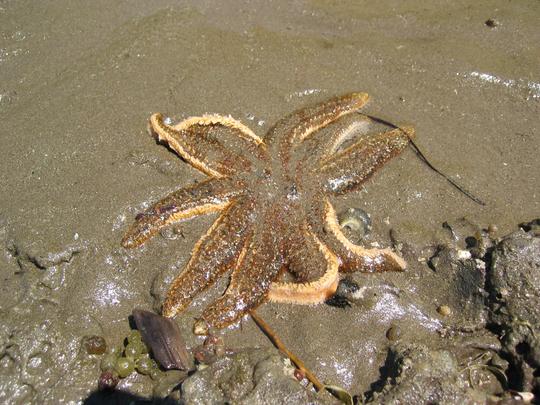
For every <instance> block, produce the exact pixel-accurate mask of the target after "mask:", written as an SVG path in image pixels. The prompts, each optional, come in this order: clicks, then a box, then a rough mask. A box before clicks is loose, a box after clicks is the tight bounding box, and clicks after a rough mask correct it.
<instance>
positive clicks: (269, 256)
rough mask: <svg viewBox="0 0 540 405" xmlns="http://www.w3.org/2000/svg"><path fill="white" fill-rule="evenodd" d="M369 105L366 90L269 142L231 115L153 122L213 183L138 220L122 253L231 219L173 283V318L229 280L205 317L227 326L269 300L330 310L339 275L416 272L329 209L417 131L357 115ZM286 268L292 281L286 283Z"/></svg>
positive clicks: (301, 117) (288, 121)
mask: <svg viewBox="0 0 540 405" xmlns="http://www.w3.org/2000/svg"><path fill="white" fill-rule="evenodd" d="M367 101H368V95H367V94H365V93H351V94H346V95H344V96H341V97H336V98H332V99H330V100H327V101H325V102H324V103H322V104H318V105H315V106H310V107H307V108H304V109H301V110H298V111H296V112H295V113H293V114H291V115H290V116H288V117H286V118H284V119H282V120H281V121H279V122H278V123H277V124H276V125H275V126H274V127H273V128H271V129H270V130H269V132H268V134H267V135H266V137H265V138H264V140H263V139H261V138H259V137H258V136H257V135H255V134H254V133H253V132H252V131H251V130H250V129H249V128H248V127H246V126H245V125H243V124H242V123H240V122H239V121H236V120H235V119H233V118H231V117H223V116H219V115H204V116H201V117H191V118H188V119H187V120H184V121H182V122H181V123H179V124H177V125H175V126H170V125H167V124H165V123H164V121H163V117H162V115H161V114H154V115H153V116H152V117H151V118H150V129H151V131H152V133H153V134H154V135H155V136H157V138H158V139H159V140H160V141H162V142H164V143H166V144H167V145H168V146H169V147H170V148H171V149H173V150H174V151H175V152H176V153H178V154H179V155H180V156H181V157H182V158H184V159H185V160H186V161H187V162H188V163H190V164H191V165H192V166H193V167H195V168H196V169H198V170H200V171H201V172H203V173H205V174H207V175H208V176H209V177H210V178H209V179H208V180H207V181H205V182H202V183H199V184H196V185H193V186H189V187H185V188H182V189H180V190H178V191H175V192H174V193H172V194H170V195H168V196H167V197H165V198H164V199H162V200H161V201H159V202H157V203H156V204H155V205H154V206H153V207H151V208H150V209H148V210H147V211H146V212H144V213H141V214H139V215H138V216H137V217H136V221H135V223H134V224H133V225H132V226H131V228H130V229H129V230H128V232H127V233H126V235H125V237H124V239H123V240H122V244H123V246H124V247H127V248H134V247H137V246H139V245H141V244H143V243H144V242H145V241H146V240H147V239H149V238H150V237H151V236H152V235H154V234H155V233H156V232H157V231H159V229H161V228H162V227H164V226H166V225H168V224H170V223H171V222H174V221H180V220H186V219H189V218H192V217H195V216H198V215H201V214H206V213H210V212H220V215H219V217H218V218H217V220H216V221H215V222H214V224H213V225H212V226H211V227H210V229H209V230H208V232H207V233H206V234H205V235H204V236H203V237H202V238H201V239H200V240H199V241H198V242H197V244H196V245H195V248H194V249H193V252H192V255H191V259H190V260H189V263H188V264H187V266H186V267H185V269H184V270H183V272H182V273H181V274H180V275H179V276H178V277H177V278H176V279H175V280H174V282H173V283H172V285H171V287H170V290H169V292H168V295H167V299H166V301H165V303H164V305H163V314H164V315H165V316H168V317H172V316H174V315H175V314H177V313H178V312H179V311H182V310H183V309H184V308H186V307H187V306H188V305H189V304H190V303H191V301H192V300H193V299H194V297H195V296H196V295H197V294H199V293H200V292H202V291H204V290H205V289H207V288H209V287H210V286H212V285H213V284H214V283H215V282H216V280H217V279H218V278H219V277H221V276H223V275H224V274H226V273H230V284H229V287H228V288H227V291H226V292H225V293H224V295H223V296H222V297H221V298H219V299H218V300H217V301H215V302H214V303H212V304H211V305H210V306H208V307H207V308H206V309H205V310H204V312H203V314H202V318H203V319H204V320H205V321H206V322H207V323H208V324H209V325H210V326H213V327H217V328H221V327H224V326H227V325H229V324H231V323H233V322H235V321H236V320H238V319H239V318H240V317H241V316H242V315H244V314H246V313H247V312H248V311H249V310H251V309H254V308H256V307H257V306H258V305H260V304H261V303H262V302H263V301H264V300H266V299H269V300H273V301H277V302H288V303H297V304H315V303H320V302H323V301H324V300H326V299H327V298H328V297H330V296H331V295H332V294H333V293H334V292H335V290H336V288H337V284H338V281H339V274H338V271H363V272H378V271H388V270H391V271H399V270H403V269H405V266H406V264H405V262H404V260H403V259H402V258H400V257H399V256H398V255H396V254H395V253H394V252H392V251H391V250H390V249H367V248H364V247H361V246H359V245H354V244H352V243H351V242H350V241H349V240H348V239H347V238H346V237H345V236H344V235H343V233H342V232H341V229H340V226H339V224H338V222H337V219H336V213H335V211H334V208H333V206H332V203H331V201H330V200H331V198H332V197H333V196H336V195H341V194H344V193H346V192H348V191H350V190H354V189H355V188H357V187H358V186H360V185H361V184H363V183H364V182H365V181H366V180H367V179H368V178H369V177H370V176H371V175H372V174H373V173H374V172H375V170H377V169H378V168H379V167H381V166H382V165H383V164H384V163H386V162H387V161H388V160H390V159H391V158H392V157H394V156H396V155H397V154H398V153H400V152H401V151H402V150H403V149H404V148H405V147H406V146H407V144H408V142H409V139H410V138H411V137H412V136H413V135H414V130H413V129H412V128H408V127H403V128H394V127H388V126H386V127H385V126H384V125H382V124H380V123H377V122H375V121H373V120H371V119H370V118H369V117H368V116H366V115H362V114H360V113H358V110H359V109H360V108H361V107H363V106H364V105H365V104H366V102H367ZM353 113H355V114H353ZM285 271H288V272H289V273H290V274H291V276H292V280H289V281H280V278H281V277H282V275H283V273H284V272H285Z"/></svg>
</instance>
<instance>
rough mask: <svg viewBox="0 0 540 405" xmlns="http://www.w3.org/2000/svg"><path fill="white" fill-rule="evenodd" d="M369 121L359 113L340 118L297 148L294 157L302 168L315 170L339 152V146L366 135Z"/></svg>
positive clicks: (369, 124) (369, 127)
mask: <svg viewBox="0 0 540 405" xmlns="http://www.w3.org/2000/svg"><path fill="white" fill-rule="evenodd" d="M370 129H371V120H370V119H369V118H368V117H367V116H365V115H363V114H360V113H356V114H350V115H347V116H346V117H342V118H340V119H339V120H337V121H336V122H333V123H331V124H330V125H328V127H326V128H324V129H322V130H320V131H315V132H314V133H313V135H312V136H311V137H309V139H306V140H305V141H304V142H302V143H301V144H300V145H299V146H298V147H297V149H298V150H297V152H296V155H297V156H298V157H299V163H300V164H301V165H302V167H306V168H311V169H313V168H315V167H319V166H320V163H321V162H322V161H324V160H326V159H328V158H329V157H330V156H332V155H334V154H335V153H336V151H338V150H339V148H340V146H341V145H343V144H344V143H345V142H347V141H349V140H351V139H352V138H357V137H359V136H363V135H366V134H368V132H369V131H370Z"/></svg>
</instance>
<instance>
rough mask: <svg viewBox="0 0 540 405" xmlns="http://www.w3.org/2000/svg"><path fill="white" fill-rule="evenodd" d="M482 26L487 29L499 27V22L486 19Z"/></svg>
mask: <svg viewBox="0 0 540 405" xmlns="http://www.w3.org/2000/svg"><path fill="white" fill-rule="evenodd" d="M484 24H485V25H486V26H488V27H489V28H495V27H497V26H498V25H499V22H498V21H497V20H496V19H494V18H488V19H487V20H486V21H485V22H484Z"/></svg>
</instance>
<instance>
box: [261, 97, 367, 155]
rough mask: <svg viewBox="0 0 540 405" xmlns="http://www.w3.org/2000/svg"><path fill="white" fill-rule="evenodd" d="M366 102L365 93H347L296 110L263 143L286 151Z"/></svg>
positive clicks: (279, 123) (276, 126)
mask: <svg viewBox="0 0 540 405" xmlns="http://www.w3.org/2000/svg"><path fill="white" fill-rule="evenodd" d="M368 100H369V95H368V94H367V93H349V94H345V95H343V96H340V97H334V98H331V99H329V100H327V101H325V102H323V103H321V104H316V105H313V106H309V107H306V108H303V109H300V110H297V111H295V112H294V113H292V114H291V115H289V116H287V117H285V118H284V119H282V120H280V121H278V122H277V124H276V125H274V127H272V128H271V129H270V131H269V132H268V134H267V138H265V141H266V143H268V144H270V143H271V144H273V145H276V146H278V147H279V150H280V151H288V150H289V149H290V148H291V146H294V145H297V144H299V143H300V142H302V141H303V140H305V139H306V138H308V137H310V136H311V135H312V134H313V133H314V132H316V131H318V130H319V129H321V128H323V127H325V126H327V125H328V124H330V123H332V122H334V121H336V120H337V119H339V118H340V117H342V116H344V115H346V114H350V113H352V112H354V111H357V110H358V109H360V108H362V107H363V106H364V105H365V104H366V103H367V102H368Z"/></svg>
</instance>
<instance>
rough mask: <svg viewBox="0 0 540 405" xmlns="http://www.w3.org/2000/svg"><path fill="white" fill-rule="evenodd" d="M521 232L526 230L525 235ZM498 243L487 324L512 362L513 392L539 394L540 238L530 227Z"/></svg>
mask: <svg viewBox="0 0 540 405" xmlns="http://www.w3.org/2000/svg"><path fill="white" fill-rule="evenodd" d="M524 229H528V231H525V230H524ZM524 229H521V230H519V231H517V232H514V233H512V234H510V235H509V236H507V237H505V238H504V239H503V240H501V241H500V242H499V244H498V245H497V246H496V248H495V250H494V251H493V253H492V256H491V266H490V267H489V269H488V283H487V286H488V289H489V293H490V296H489V298H490V300H489V305H490V308H491V316H490V320H491V322H492V323H493V324H494V327H496V328H497V329H498V330H499V333H500V336H501V342H502V345H503V350H504V352H505V353H506V355H507V356H508V357H509V359H510V361H511V365H512V367H513V372H512V373H511V381H510V383H511V385H512V388H515V389H518V390H520V391H529V390H532V389H536V390H540V386H539V385H538V382H534V376H535V375H536V376H537V375H538V372H539V370H540V339H539V336H540V235H539V234H538V232H537V230H536V228H534V227H529V228H525V227H524Z"/></svg>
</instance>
